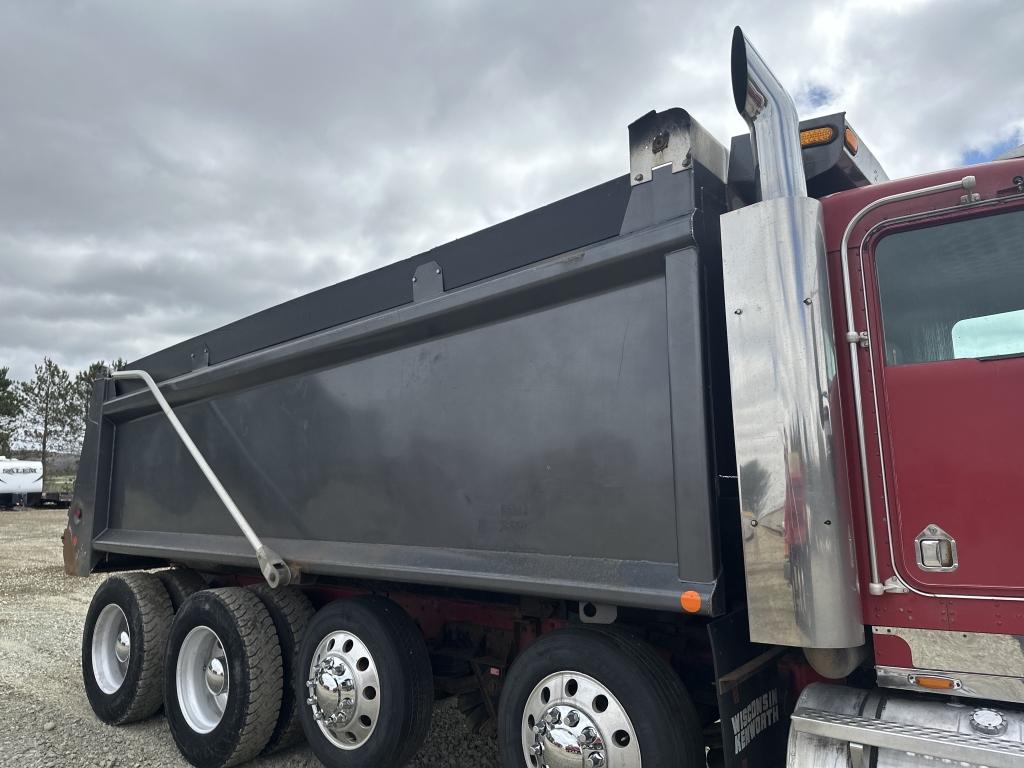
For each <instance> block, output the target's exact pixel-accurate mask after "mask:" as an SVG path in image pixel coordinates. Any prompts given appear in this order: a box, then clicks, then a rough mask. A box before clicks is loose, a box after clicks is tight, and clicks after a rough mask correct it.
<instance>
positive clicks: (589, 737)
mask: <svg viewBox="0 0 1024 768" xmlns="http://www.w3.org/2000/svg"><path fill="white" fill-rule="evenodd" d="M534 734H535V738H534V743H533V754H535V755H537V756H538V757H542V758H543V761H544V762H543V765H546V766H547V768H579V766H586V768H598V767H599V766H603V765H604V764H605V760H604V740H603V739H602V738H601V734H600V732H599V731H598V730H597V726H596V724H595V723H594V721H593V720H591V719H590V717H589V716H587V715H586V714H583V713H581V712H580V711H579V710H577V709H574V708H573V707H570V706H554V707H551V708H550V709H548V710H547V711H546V712H545V713H544V719H543V720H542V721H541V722H540V723H539V724H538V725H536V726H535V727H534Z"/></svg>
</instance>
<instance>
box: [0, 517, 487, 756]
mask: <svg viewBox="0 0 1024 768" xmlns="http://www.w3.org/2000/svg"><path fill="white" fill-rule="evenodd" d="M65 520H66V513H65V512H64V511H48V510H15V511H0V766H18V768H33V767H34V766H54V767H55V768H56V766H102V767H103V768H108V767H112V766H117V767H118V768H125V767H127V766H138V767H139V768H142V766H146V767H147V768H148V766H186V765H187V763H185V761H184V760H182V759H181V757H180V756H179V754H178V750H177V748H176V747H175V746H174V742H173V740H172V739H171V734H170V731H169V730H168V728H167V723H166V721H165V720H164V718H163V717H162V716H161V715H157V716H156V717H154V718H151V719H149V720H146V721H144V722H141V723H134V724H132V725H128V726H123V727H120V728H114V727H112V726H109V725H104V724H103V723H101V722H100V721H99V720H97V719H96V717H95V716H94V715H93V713H92V710H91V709H90V708H89V702H88V700H87V699H86V698H85V690H84V688H83V687H82V663H81V642H82V640H81V638H82V621H83V620H84V618H85V612H86V609H87V608H88V607H89V600H91V599H92V594H93V591H94V590H95V589H96V587H97V586H99V584H100V582H101V581H102V580H103V577H102V576H91V577H89V578H87V579H80V578H73V577H70V576H65V575H64V568H63V564H62V562H61V543H60V535H61V531H62V530H63V529H64V524H65ZM496 753H497V749H496V745H495V742H494V741H493V740H491V739H487V738H481V737H478V736H474V735H472V734H470V733H469V732H468V731H467V730H466V729H465V727H464V725H463V720H462V717H461V715H459V713H458V712H457V711H456V710H455V709H454V708H453V707H452V706H451V704H450V703H444V704H439V705H438V706H437V707H436V708H435V709H434V720H433V723H432V724H431V730H430V736H429V737H428V739H427V743H426V745H425V746H424V747H423V749H421V750H420V753H419V755H418V756H417V758H416V759H415V760H414V761H413V763H411V765H412V766H416V768H493V766H495V765H496V762H497V760H496ZM249 765H252V766H260V767H261V768H263V767H265V768H270V767H271V766H275V767H279V768H300V767H301V766H310V767H312V766H317V765H319V763H318V762H317V760H316V758H315V757H313V754H312V753H311V752H310V751H309V749H308V748H306V747H305V746H302V747H296V748H293V749H290V750H287V751H285V752H281V753H278V754H276V755H273V756H271V757H267V758H262V759H260V760H255V761H253V762H251V763H249Z"/></svg>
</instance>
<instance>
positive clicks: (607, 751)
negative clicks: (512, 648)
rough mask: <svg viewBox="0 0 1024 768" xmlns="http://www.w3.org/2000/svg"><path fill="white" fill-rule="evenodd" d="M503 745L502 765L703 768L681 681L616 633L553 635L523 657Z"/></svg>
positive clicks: (502, 713) (501, 713) (502, 720)
mask: <svg viewBox="0 0 1024 768" xmlns="http://www.w3.org/2000/svg"><path fill="white" fill-rule="evenodd" d="M498 747H499V754H500V755H501V765H502V766H503V768H524V766H525V767H526V768H555V766H563V765H582V766H587V768H590V766H595V767H597V766H604V767H605V768H640V767H641V765H647V766H648V768H697V767H698V766H704V747H703V744H702V739H701V726H700V720H699V718H698V717H697V712H696V710H695V709H694V706H693V703H692V702H691V701H690V697H689V696H688V695H687V693H686V691H685V690H684V689H683V686H682V683H681V682H680V681H679V677H678V675H676V673H675V672H674V671H673V670H672V668H671V667H670V666H669V665H668V664H667V663H666V662H665V661H664V660H663V659H662V658H661V657H660V656H658V655H657V654H656V653H655V652H654V650H653V649H652V648H651V647H650V646H649V645H647V644H646V643H644V642H643V641H641V640H638V639H636V638H634V637H632V636H631V635H626V634H623V633H619V632H616V631H612V630H610V629H608V628H600V629H599V628H594V629H576V628H573V629H565V630H561V631H558V632H552V633H551V634H549V635H545V636H543V637H541V638H540V639H539V640H538V641H537V642H536V643H534V644H533V645H531V646H530V647H529V648H528V649H527V650H526V651H525V652H524V653H523V654H522V655H521V656H520V657H519V658H518V659H516V661H515V662H514V663H513V664H512V668H511V669H510V670H509V674H508V677H507V678H506V680H505V686H504V688H503V689H502V692H501V701H500V702H499V705H498ZM641 755H642V756H643V760H642V762H641Z"/></svg>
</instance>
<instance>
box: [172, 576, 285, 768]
mask: <svg viewBox="0 0 1024 768" xmlns="http://www.w3.org/2000/svg"><path fill="white" fill-rule="evenodd" d="M218 673H222V674H218ZM218 684H219V685H221V686H223V687H222V691H218V693H220V695H219V696H214V695H213V693H212V691H213V688H211V687H209V686H211V685H218ZM280 708H281V648H280V645H279V644H278V641H277V632H276V631H275V630H274V622H273V620H272V619H271V618H270V613H269V612H268V611H267V609H266V607H265V606H264V605H263V603H262V601H261V600H260V599H259V597H257V596H256V595H255V594H253V592H252V591H251V590H248V589H244V588H242V587H228V588H225V589H204V590H202V591H200V592H196V593H195V594H193V595H192V597H190V598H189V599H188V600H186V601H185V602H184V603H183V604H182V606H181V608H179V609H178V613H177V615H176V616H175V617H174V623H173V624H172V625H171V633H170V637H169V638H168V641H167V660H166V664H165V665H164V711H165V712H166V714H167V723H168V725H170V728H171V735H172V736H173V737H174V743H175V744H177V746H178V750H179V751H180V752H181V754H182V756H183V757H184V758H185V759H186V760H188V762H190V763H192V765H195V766H199V768H222V766H229V765H237V764H238V763H242V762H245V761H246V760H250V759H252V758H253V757H255V756H256V755H258V754H259V753H260V751H261V750H262V749H263V748H264V747H265V746H266V744H267V741H268V740H269V739H270V735H271V733H272V732H273V730H274V725H275V724H276V723H277V715H278V712H279V710H280Z"/></svg>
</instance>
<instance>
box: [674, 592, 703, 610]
mask: <svg viewBox="0 0 1024 768" xmlns="http://www.w3.org/2000/svg"><path fill="white" fill-rule="evenodd" d="M679 604H680V605H681V606H683V610H684V611H686V612H687V613H697V611H699V610H700V595H699V594H698V593H696V592H694V591H693V590H692V589H688V590H686V591H685V592H683V594H681V595H680V596H679Z"/></svg>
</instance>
